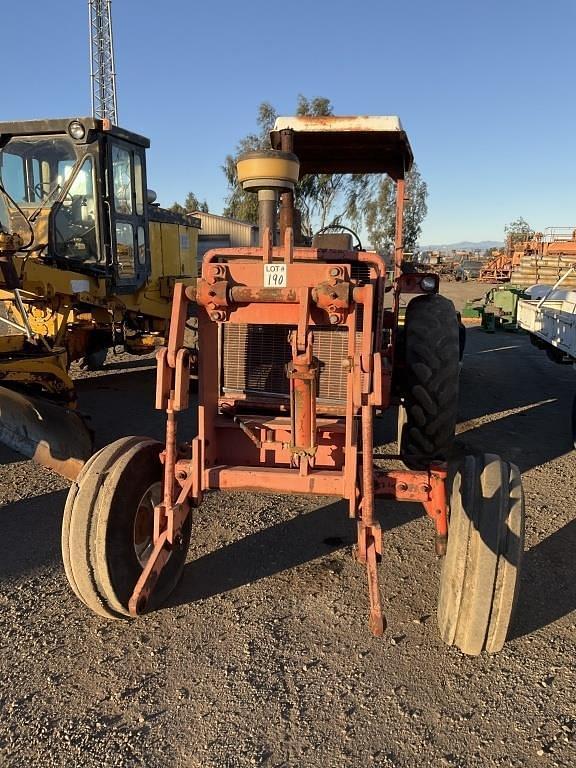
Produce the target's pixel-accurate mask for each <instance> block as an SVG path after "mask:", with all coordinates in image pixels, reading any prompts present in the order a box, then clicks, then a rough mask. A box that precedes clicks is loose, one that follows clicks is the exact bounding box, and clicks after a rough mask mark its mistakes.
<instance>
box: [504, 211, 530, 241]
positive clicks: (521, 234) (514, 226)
mask: <svg viewBox="0 0 576 768" xmlns="http://www.w3.org/2000/svg"><path fill="white" fill-rule="evenodd" d="M533 235H534V230H533V229H532V227H531V226H530V224H528V222H527V221H526V220H525V219H523V218H522V216H519V217H518V218H517V219H515V220H514V221H511V222H510V224H507V225H506V226H505V227H504V236H505V237H506V242H507V245H508V247H509V248H511V249H513V248H514V246H516V245H520V244H521V243H524V242H526V240H529V239H530V238H531V237H532V236H533Z"/></svg>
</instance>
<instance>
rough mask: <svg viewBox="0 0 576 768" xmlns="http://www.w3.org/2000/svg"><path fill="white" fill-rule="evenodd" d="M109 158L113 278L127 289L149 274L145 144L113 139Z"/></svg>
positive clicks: (118, 287)
mask: <svg viewBox="0 0 576 768" xmlns="http://www.w3.org/2000/svg"><path fill="white" fill-rule="evenodd" d="M108 158H109V160H108V179H109V184H108V199H109V206H110V230H111V231H110V241H111V245H112V266H113V273H114V282H115V285H116V288H117V289H118V290H119V291H120V292H124V293H127V292H130V291H133V290H136V289H137V288H139V287H141V286H142V285H143V283H145V282H146V280H147V278H148V275H149V274H150V248H149V243H148V214H147V205H146V166H145V155H144V148H143V147H139V146H134V145H133V144H130V143H128V142H125V141H121V140H119V139H110V143H109V152H108Z"/></svg>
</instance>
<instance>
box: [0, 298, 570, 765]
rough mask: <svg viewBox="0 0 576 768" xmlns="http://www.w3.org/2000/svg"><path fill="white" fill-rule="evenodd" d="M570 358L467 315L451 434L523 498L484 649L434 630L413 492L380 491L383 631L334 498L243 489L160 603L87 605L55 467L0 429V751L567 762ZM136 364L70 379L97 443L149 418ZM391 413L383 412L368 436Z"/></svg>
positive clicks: (69, 758) (204, 529)
mask: <svg viewBox="0 0 576 768" xmlns="http://www.w3.org/2000/svg"><path fill="white" fill-rule="evenodd" d="M479 292H480V293H481V289H480V291H479V290H478V286H476V285H474V284H466V285H465V286H462V287H459V286H458V284H447V288H446V293H448V295H450V296H451V297H452V296H456V297H457V298H458V300H459V301H460V300H461V298H462V297H463V295H464V294H466V295H467V297H470V296H469V295H468V294H470V295H471V296H474V295H478V294H479ZM575 376H576V374H575V373H574V371H573V370H572V369H570V368H564V367H560V366H556V365H554V364H552V363H550V362H549V361H548V359H547V358H546V356H545V355H544V354H543V353H542V352H539V351H537V350H536V349H534V348H532V347H531V346H530V344H529V343H528V341H527V339H526V337H524V336H521V335H515V334H504V333H497V334H493V335H486V334H484V333H483V332H482V331H480V330H479V329H477V328H474V329H471V330H470V331H469V334H468V347H467V352H466V356H465V361H464V368H463V372H462V382H461V405H460V425H459V432H460V435H459V448H460V450H461V451H465V450H478V449H484V450H489V451H493V452H499V453H501V454H502V455H504V456H505V457H506V458H508V459H510V460H512V461H514V462H516V463H517V464H518V465H519V466H520V468H521V470H522V472H523V476H524V484H525V493H526V502H527V540H526V550H527V551H526V555H525V562H524V572H523V578H522V590H521V594H520V600H519V606H518V611H517V616H516V619H515V622H514V625H513V628H512V632H511V639H510V641H509V643H508V644H507V645H506V646H505V649H504V651H503V652H502V653H501V654H499V655H497V656H484V657H480V658H467V657H464V656H462V655H461V654H460V653H459V652H458V651H456V650H455V649H451V648H446V647H445V646H443V645H442V643H441V641H440V640H439V638H438V635H437V631H436V626H435V610H436V599H437V588H438V572H439V562H438V561H437V559H436V558H435V556H434V553H433V544H432V530H431V526H430V524H429V523H428V521H426V520H425V519H424V518H423V517H422V514H421V511H420V508H419V507H418V506H412V505H392V504H382V505H381V506H380V507H379V513H380V515H381V519H382V524H383V528H384V529H385V541H384V546H385V553H384V560H383V564H382V591H383V596H384V606H385V611H386V614H387V619H388V626H389V629H388V631H387V633H386V635H385V637H384V639H375V638H373V637H371V635H370V634H369V632H368V628H367V616H366V613H367V611H366V607H367V597H366V594H365V576H364V572H363V570H362V569H361V568H360V567H359V566H357V565H356V564H355V563H354V562H353V560H352V557H351V545H352V542H353V536H354V530H353V528H352V527H351V525H350V522H349V521H348V519H347V517H346V513H345V508H344V505H343V504H341V503H335V502H334V501H331V500H328V499H318V498H317V499H307V498H295V497H277V496H254V495H250V494H235V495H233V496H228V497H224V496H211V497H209V498H208V500H207V501H206V503H205V505H204V506H203V507H202V508H201V509H200V510H198V511H197V512H196V513H195V515H194V529H193V530H194V533H193V545H192V547H191V549H190V555H189V562H188V564H187V566H186V568H185V571H184V577H183V580H182V582H181V584H180V586H179V587H178V588H177V590H176V592H175V594H174V596H173V599H172V601H171V603H170V605H169V606H167V607H166V608H165V609H164V610H162V611H160V612H158V613H156V614H152V615H149V616H146V617H144V618H142V619H139V620H138V621H136V622H131V623H120V622H117V623H114V622H112V623H107V622H106V621H103V620H100V619H98V618H96V617H95V616H93V615H92V614H90V613H89V612H88V611H87V610H86V609H85V608H84V607H83V606H82V605H81V604H80V603H79V602H78V601H77V600H76V598H75V597H74V596H73V594H72V592H71V591H70V589H69V588H68V584H67V582H66V579H65V577H64V572H63V568H62V564H61V559H60V542H59V538H60V521H61V515H62V508H63V505H64V500H65V497H66V491H67V483H66V482H65V481H64V480H62V479H61V478H59V477H57V476H56V475H54V474H51V473H50V472H49V471H47V470H44V469H41V468H39V467H36V466H35V465H34V464H33V463H31V462H29V461H24V460H22V459H21V458H20V457H19V456H17V455H16V454H13V453H11V452H10V451H8V450H7V449H0V462H1V464H0V483H1V485H0V501H2V502H3V506H2V508H1V509H0V525H1V530H2V536H1V538H0V576H1V580H0V635H1V637H2V640H3V641H2V652H1V653H0V766H2V768H24V767H27V766H34V767H35V768H44V767H45V766H63V767H65V768H75V767H76V766H82V767H85V768H92V767H93V766H94V767H96V766H98V768H103V767H104V766H105V767H106V768H108V767H110V766H146V768H164V767H167V766H170V767H171V766H178V767H179V766H182V768H184V767H186V768H243V767H244V766H253V765H263V766H270V768H273V767H274V768H281V767H282V768H286V767H288V766H290V768H292V767H297V768H300V767H306V768H307V767H308V766H310V768H316V767H318V768H320V767H322V768H336V766H338V768H341V767H342V766H349V767H350V768H356V766H372V765H373V766H382V767H384V766H398V768H416V767H418V768H420V767H421V766H443V765H447V766H455V767H456V766H462V767H466V768H468V767H470V768H472V766H474V767H476V766H478V767H480V766H482V768H485V767H489V766H565V767H566V768H567V767H568V766H574V765H576V745H575V741H574V738H575V729H576V692H575V679H574V678H575V665H574V659H575V637H576V631H575V630H576V623H575V622H576V614H575V613H574V609H575V608H576V578H575V572H574V570H575V567H574V563H575V562H576V521H575V520H574V488H575V486H576V465H575V462H574V454H573V452H572V451H571V444H570V435H569V432H570V430H569V424H568V422H569V415H568V414H569V409H570V403H571V398H572V394H573V392H574V389H575V385H576V378H575ZM153 382H154V371H153V368H152V365H151V363H150V361H147V360H136V361H131V362H129V363H124V362H114V361H113V362H112V363H109V364H108V367H107V369H106V370H105V371H102V372H100V373H99V374H98V375H94V376H92V377H90V378H85V379H82V380H81V381H79V390H80V398H81V403H82V406H83V408H84V409H85V410H86V411H88V412H89V413H90V414H91V415H92V420H93V426H94V428H95V429H96V430H97V434H98V439H99V443H100V444H104V443H105V442H108V441H110V440H111V439H113V438H115V437H118V436H121V435H124V434H129V433H134V434H138V433H145V434H153V435H157V436H161V431H162V420H161V418H160V417H159V415H158V414H157V413H155V412H154V411H153V410H152V399H153ZM188 429H189V430H192V429H193V426H192V425H188ZM393 433H394V424H393V420H392V419H391V418H389V419H384V420H383V421H382V423H381V425H380V430H379V443H380V444H381V445H382V446H385V444H386V443H387V442H389V441H390V440H391V439H392V437H393ZM383 450H385V448H384V449H383Z"/></svg>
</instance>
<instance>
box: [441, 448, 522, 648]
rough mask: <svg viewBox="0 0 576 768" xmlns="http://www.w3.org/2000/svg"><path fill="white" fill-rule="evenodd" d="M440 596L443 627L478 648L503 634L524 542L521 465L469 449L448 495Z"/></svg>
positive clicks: (451, 638) (452, 638)
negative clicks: (473, 454) (447, 518)
mask: <svg viewBox="0 0 576 768" xmlns="http://www.w3.org/2000/svg"><path fill="white" fill-rule="evenodd" d="M449 505H450V521H449V526H448V547H447V550H446V557H445V559H444V564H443V568H442V576H441V581H440V596H439V600H438V626H439V629H440V635H441V637H442V639H443V640H444V642H445V643H447V644H448V645H455V646H456V647H457V648H460V650H461V651H463V652H464V653H466V654H469V655H471V656H477V655H478V654H480V653H481V652H482V651H484V650H485V651H488V653H497V652H498V651H500V650H501V649H502V647H503V645H504V641H505V640H506V635H507V633H508V627H509V625H510V620H511V618H512V614H513V611H514V607H515V603H516V597H517V592H518V583H519V574H520V563H521V560H522V551H523V547H524V497H523V493H522V481H521V478H520V472H519V470H518V468H517V467H516V466H515V465H514V464H509V463H508V462H506V461H503V460H502V459H501V458H500V457H499V456H495V455H493V454H485V455H484V456H466V458H465V459H464V461H463V463H462V465H461V466H460V468H459V469H458V471H457V472H456V473H455V476H454V479H453V484H452V492H451V496H450V502H449Z"/></svg>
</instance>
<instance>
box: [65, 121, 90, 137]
mask: <svg viewBox="0 0 576 768" xmlns="http://www.w3.org/2000/svg"><path fill="white" fill-rule="evenodd" d="M68 133H69V134H70V136H72V138H73V139H76V141H80V140H81V139H83V138H84V136H85V135H86V129H85V128H84V126H83V125H82V123H81V122H80V121H79V120H72V122H71V123H70V125H69V126H68Z"/></svg>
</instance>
